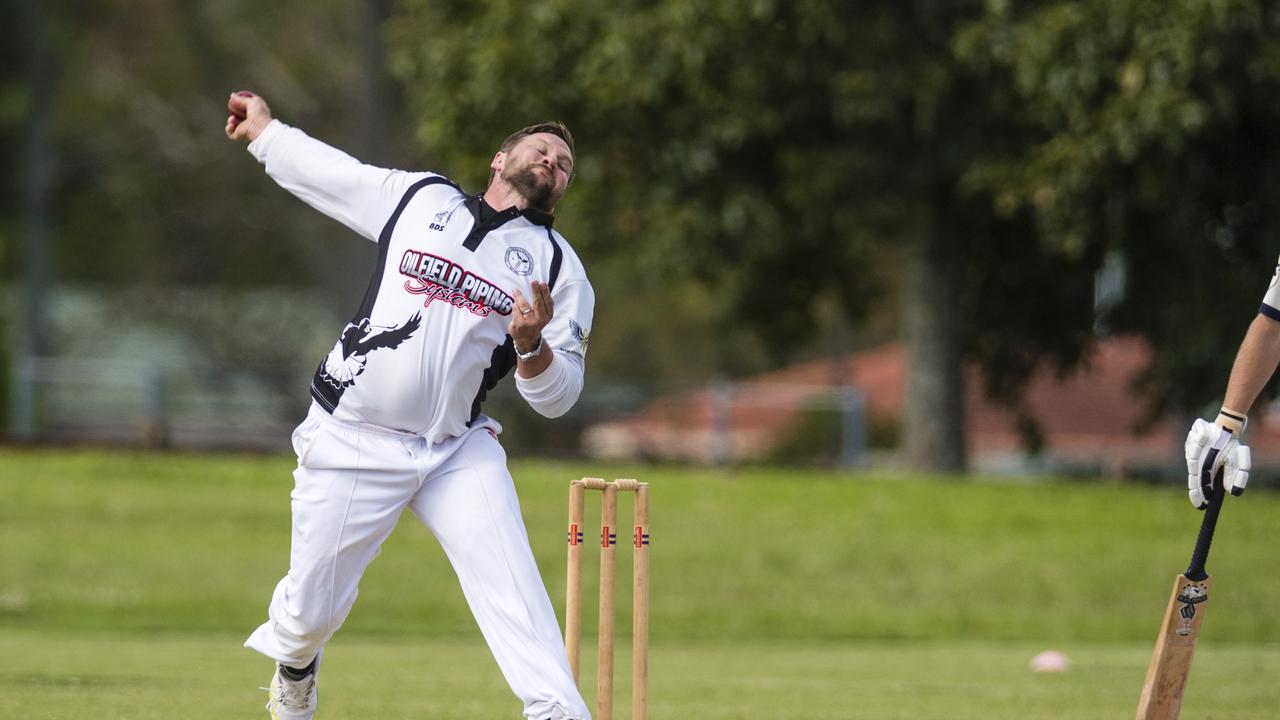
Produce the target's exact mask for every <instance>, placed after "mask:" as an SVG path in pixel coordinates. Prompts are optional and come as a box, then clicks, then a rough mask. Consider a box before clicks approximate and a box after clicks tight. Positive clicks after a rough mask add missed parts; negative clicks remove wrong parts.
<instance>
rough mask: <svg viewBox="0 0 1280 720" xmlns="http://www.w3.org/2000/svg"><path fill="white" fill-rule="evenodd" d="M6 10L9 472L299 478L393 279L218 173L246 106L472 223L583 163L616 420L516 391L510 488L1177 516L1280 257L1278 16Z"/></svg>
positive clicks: (1004, 1)
mask: <svg viewBox="0 0 1280 720" xmlns="http://www.w3.org/2000/svg"><path fill="white" fill-rule="evenodd" d="M6 5H7V7H6V10H5V13H4V17H5V18H6V20H7V22H5V23H4V24H3V26H2V28H0V34H2V35H3V38H4V42H3V43H0V56H2V57H3V62H2V63H0V146H2V147H3V152H0V158H3V160H2V162H3V163H4V164H5V173H4V178H5V180H4V182H5V186H4V188H3V192H2V193H0V323H2V324H0V332H2V333H3V338H4V342H3V347H2V352H0V400H2V403H3V408H4V413H3V418H2V420H0V423H2V425H0V427H2V429H3V434H4V435H3V437H4V438H5V439H6V440H7V441H8V442H11V443H46V444H59V445H60V444H67V443H90V444H106V445H125V446H139V447H151V448H193V449H235V450H245V449H250V450H267V451H283V450H286V449H287V447H288V446H287V443H288V437H289V429H290V428H291V427H292V426H293V425H294V424H296V423H297V422H298V421H299V420H300V418H301V417H302V415H303V414H304V412H305V409H306V404H307V402H308V396H307V391H306V388H307V384H308V382H309V379H310V376H311V374H312V372H313V370H314V367H315V366H316V364H317V363H318V362H319V361H320V359H321V358H322V356H323V355H324V353H325V352H326V351H327V350H328V349H329V348H330V347H331V345H332V343H333V342H334V340H335V338H336V337H337V334H338V332H339V331H340V330H341V328H342V327H343V325H344V323H345V322H346V319H347V318H348V317H349V313H350V312H352V310H353V309H354V308H355V307H356V305H357V304H358V299H359V297H360V296H361V294H362V291H363V288H364V286H365V284H366V283H367V278H368V272H369V271H370V270H371V269H372V266H373V262H374V259H375V252H374V247H373V246H372V245H371V244H369V243H366V242H364V241H362V240H360V239H359V238H357V237H356V236H355V235H354V234H352V233H351V232H349V231H347V230H346V229H345V228H343V227H341V226H340V225H338V224H337V223H336V222H333V221H330V220H328V219H326V218H324V217H322V216H320V215H318V214H317V213H315V212H314V211H311V210H310V209H308V208H306V207H305V206H304V205H303V204H302V203H301V202H300V201H298V200H296V199H294V198H292V197H291V196H289V195H288V194H287V193H286V192H285V191H283V190H281V189H279V188H278V187H276V186H275V185H274V184H273V183H272V182H271V181H270V180H269V179H268V178H267V177H266V176H265V174H264V173H263V172H262V170H261V168H260V167H259V166H258V165H257V164H256V163H255V162H254V161H253V160H252V158H251V157H250V156H249V155H248V154H247V153H246V152H245V151H244V149H243V147H242V146H240V145H233V144H232V143H230V142H228V141H227V140H226V139H225V138H224V137H223V135H222V127H223V123H224V120H225V117H226V112H225V109H224V105H225V101H226V97H227V95H228V93H229V92H231V91H233V90H237V89H251V90H254V91H256V92H258V93H259V94H261V95H263V96H264V97H265V98H266V99H267V100H268V102H269V103H270V105H271V107H272V109H273V111H274V113H275V115H276V116H277V117H279V118H281V119H283V120H285V121H286V122H289V123H291V124H294V125H297V126H299V127H302V128H303V129H305V130H306V131H307V132H309V133H310V134H312V135H314V136H316V137H318V138H321V139H323V140H325V141H327V142H329V143H330V144H333V145H336V146H338V147H341V148H343V149H346V150H347V151H349V152H351V153H352V154H354V155H356V156H357V157H360V158H362V159H363V160H365V161H367V162H370V163H375V164H380V165H386V166H394V167H400V168H407V169H433V170H438V171H441V172H444V173H446V174H448V175H450V176H451V177H453V178H455V179H456V180H458V181H459V182H461V183H462V184H463V186H464V187H465V188H467V189H468V190H469V191H472V192H479V191H480V190H482V189H483V183H484V181H485V178H486V176H487V162H488V159H489V158H490V157H491V156H492V153H493V152H494V151H495V149H496V146H497V143H498V142H499V141H500V139H501V138H502V137H504V136H505V135H506V134H507V133H508V132H510V131H511V130H513V129H515V128H518V127H521V126H524V125H527V124H530V123H532V122H536V121H542V120H546V119H553V118H554V119H561V120H564V121H565V122H566V123H568V125H569V126H570V127H571V128H572V129H573V132H574V133H575V135H576V137H577V140H578V144H577V148H578V158H577V166H578V177H577V180H576V182H575V185H574V187H573V189H572V191H571V192H570V193H569V194H568V196H567V198H566V200H565V202H564V203H563V204H562V206H561V207H560V208H559V211H558V223H557V227H558V228H560V229H561V230H562V232H563V233H564V234H565V236H566V237H567V238H568V239H569V241H570V242H571V243H572V244H573V245H574V247H575V248H576V249H577V251H578V253H579V254H580V255H581V256H582V258H583V259H584V261H585V263H586V265H587V267H588V269H589V273H590V277H591V278H592V280H593V284H594V286H595V289H596V293H597V297H598V307H597V313H596V320H595V327H594V332H593V334H592V339H593V342H592V343H591V352H590V356H589V362H588V377H587V389H586V392H585V393H584V395H583V399H582V401H581V402H580V403H579V406H578V407H577V408H576V409H575V410H574V412H573V413H572V414H571V415H570V416H568V417H567V418H565V419H563V420H561V421H558V422H545V421H542V420H540V419H538V418H536V416H534V415H533V414H532V413H531V412H529V411H528V410H527V409H526V408H525V407H524V405H523V403H522V402H520V401H519V399H518V397H517V396H516V394H515V393H514V389H513V387H511V386H510V383H507V384H506V386H504V387H503V388H502V392H501V393H499V394H498V396H497V397H495V398H494V399H493V400H492V401H491V402H490V404H489V405H487V406H486V410H487V412H489V413H490V414H491V415H493V416H495V417H497V418H498V419H499V420H501V421H503V422H504V425H505V427H506V434H505V437H504V440H505V443H506V445H507V446H508V449H509V450H511V451H512V453H513V454H515V455H527V454H537V455H549V456H554V457H562V458H563V457H568V458H611V459H623V460H645V461H672V462H677V461H678V462H689V461H692V462H696V463H708V464H725V465H729V464H742V463H771V464H772V463H784V464H803V465H818V466H840V467H884V468H913V469H925V470H941V471H947V472H963V471H968V470H977V471H982V472H998V473H1022V474H1025V473H1041V472H1052V473H1058V474H1063V473H1065V474H1083V475H1096V474H1107V475H1119V476H1127V477H1155V476H1159V475H1161V474H1165V475H1168V474H1169V473H1171V472H1172V473H1173V474H1174V476H1176V475H1177V474H1178V473H1177V467H1178V465H1179V462H1180V455H1181V452H1180V444H1181V438H1182V436H1183V434H1184V433H1185V428H1186V427H1187V425H1188V421H1189V419H1190V418H1191V417H1193V416H1196V415H1212V414H1213V412H1214V411H1216V408H1217V405H1216V404H1215V403H1217V402H1218V401H1219V398H1220V397H1221V394H1222V391H1223V388H1224V386H1225V382H1226V377H1227V373H1228V370H1229V368H1230V363H1231V360H1232V358H1233V357H1234V354H1235V350H1236V347H1237V345H1238V342H1239V340H1240V338H1241V337H1242V334H1243V331H1244V329H1245V327H1246V326H1247V324H1248V323H1249V322H1250V320H1251V319H1252V317H1253V315H1254V311H1255V308H1256V306H1257V305H1258V302H1259V300H1260V299H1261V297H1262V294H1263V292H1264V291H1265V290H1266V288H1267V283H1268V281H1269V278H1270V276H1271V272H1272V266H1273V263H1274V260H1275V257H1276V255H1277V252H1280V243H1278V242H1277V241H1276V240H1275V238H1276V235H1277V232H1276V231H1277V227H1278V226H1280V214H1278V213H1276V212H1275V208H1276V207H1277V203H1276V199H1277V194H1278V193H1280V184H1278V183H1277V177H1278V176H1277V174H1276V173H1275V172H1274V168H1275V166H1276V160H1277V157H1276V155H1277V148H1278V146H1277V143H1276V142H1275V137H1276V136H1275V133H1274V132H1273V127H1274V126H1275V124H1276V122H1277V120H1280V92H1277V91H1278V90H1280V33H1277V29H1280V28H1278V27H1277V25H1278V24H1280V13H1277V12H1276V10H1275V8H1274V7H1273V6H1272V4H1270V3H1266V2H1261V1H1260V0H1257V1H1249V0H1185V1H1183V2H1179V3H1176V5H1177V11H1176V12H1171V11H1170V8H1169V3H1168V2H1157V1H1156V0H1126V1H1124V2H1106V1H1103V0H1097V1H1085V0H1044V1H1038V2H1037V1H1027V2H1018V3H1013V2H1009V1H1008V0H981V1H979V0H972V1H964V0H951V1H947V2H938V1H930V0H911V1H905V0H904V1H901V2H872V3H852V2H829V1H821V0H812V1H804V2H774V1H771V0H700V1H699V2H685V1H683V0H649V1H645V2H610V3H603V2H598V1H596V0H544V1H541V2H536V3H529V2H516V1H514V0H491V1H489V2H483V3H472V2H451V1H443V0H403V1H401V2H392V1H391V0H371V1H370V2H360V3H351V2H338V1H337V0H311V1H310V2H299V1H291V0H285V1H281V2H272V3H257V2H248V1H247V0H243V1H241V0H207V1H204V2H196V1H194V0H192V1H181V2H180V1H164V0H130V1H129V2H124V1H122V0H79V1H77V2H66V1H56V0H55V1H50V2H9V3H7V4H6ZM1270 397H1271V391H1270V390H1268V391H1267V393H1265V397H1264V399H1263V401H1261V402H1260V404H1259V406H1258V407H1256V408H1255V409H1254V413H1253V417H1252V422H1251V428H1252V429H1251V431H1250V432H1251V439H1252V444H1253V445H1254V447H1255V454H1256V457H1257V459H1256V462H1257V463H1258V464H1259V465H1260V466H1262V467H1264V468H1265V467H1268V466H1272V465H1274V464H1275V463H1276V462H1277V461H1278V460H1280V424H1277V422H1275V421H1274V420H1273V416H1274V415H1275V414H1276V411H1274V410H1271V409H1270V407H1271V406H1270V405H1269V398H1270Z"/></svg>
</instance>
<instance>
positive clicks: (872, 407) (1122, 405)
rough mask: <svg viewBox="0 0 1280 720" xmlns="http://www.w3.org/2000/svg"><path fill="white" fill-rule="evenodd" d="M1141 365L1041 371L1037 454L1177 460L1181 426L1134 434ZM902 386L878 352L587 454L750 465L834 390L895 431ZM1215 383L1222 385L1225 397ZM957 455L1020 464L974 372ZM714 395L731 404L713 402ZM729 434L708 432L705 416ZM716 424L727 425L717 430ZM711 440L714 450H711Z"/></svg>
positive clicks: (678, 400)
mask: <svg viewBox="0 0 1280 720" xmlns="http://www.w3.org/2000/svg"><path fill="white" fill-rule="evenodd" d="M1149 361H1150V350H1149V349H1148V347H1147V345H1146V344H1145V342H1143V341H1142V340H1140V339H1136V338H1110V339H1106V340H1103V341H1101V342H1100V343H1099V344H1098V345H1097V347H1096V349H1095V351H1094V352H1093V353H1092V354H1091V355H1090V356H1089V358H1088V359H1087V360H1086V361H1085V362H1084V363H1083V364H1082V366H1081V367H1080V368H1078V369H1077V370H1076V372H1074V373H1072V374H1071V375H1068V376H1066V377H1062V378H1059V377H1057V376H1056V375H1055V374H1054V373H1053V372H1051V371H1049V370H1044V371H1041V372H1038V373H1036V374H1035V375H1034V376H1033V378H1032V380H1031V382H1030V383H1029V385H1028V387H1027V392H1026V395H1025V396H1024V400H1025V405H1026V408H1027V410H1028V411H1029V412H1030V414H1031V415H1032V416H1033V417H1034V418H1035V419H1036V420H1037V422H1038V424H1039V428H1040V432H1041V434H1042V436H1043V438H1044V441H1045V452H1046V453H1047V454H1051V455H1052V456H1054V457H1057V458H1060V459H1063V460H1069V461H1075V462H1093V463H1097V464H1100V466H1102V467H1104V468H1108V469H1110V470H1118V469H1119V470H1122V469H1123V467H1124V466H1126V465H1129V464H1148V465H1150V464H1157V465H1167V464H1174V463H1177V462H1178V461H1179V459H1180V457H1181V444H1182V438H1183V437H1184V436H1185V435H1186V430H1187V421H1186V420H1184V419H1180V418H1171V417H1162V418H1158V419H1157V420H1156V421H1155V422H1153V423H1147V424H1145V425H1144V424H1143V420H1144V412H1145V407H1146V406H1145V404H1144V402H1143V401H1142V400H1141V399H1140V398H1138V397H1136V396H1135V395H1134V394H1133V390H1132V384H1133V381H1134V380H1135V378H1136V377H1137V376H1138V374H1139V373H1140V372H1142V370H1143V369H1144V368H1146V366H1147V364H1148V363H1149ZM906 376H907V369H906V362H905V356H904V352H903V349H902V346H901V345H900V344H897V343H893V344H888V345H882V346H880V347H877V348H874V349H871V350H867V351H865V352H860V353H854V354H852V355H849V356H848V357H845V358H842V359H839V360H836V361H831V360H819V361H814V362H807V363H802V364H798V365H793V366H791V367H788V368H784V369H782V370H778V371H775V372H770V373H765V374H762V375H757V376H755V377H752V378H749V379H747V380H744V381H739V382H735V383H733V384H732V385H731V386H728V388H729V389H728V390H727V392H726V390H720V391H716V390H714V389H711V390H702V391H698V392H692V393H687V394H683V395H670V396H666V397H663V398H659V399H657V400H655V401H653V402H652V403H650V404H649V405H648V406H647V407H645V408H644V409H643V410H641V411H640V412H638V413H636V414H634V415H632V416H630V417H627V418H623V419H620V420H616V421H612V422H608V423H602V424H600V425H597V426H595V427H593V428H592V429H591V430H589V431H588V436H587V443H588V447H589V449H592V450H594V451H595V452H596V453H597V454H600V455H604V456H630V457H636V456H649V457H661V458H670V459H686V460H688V459H693V460H708V459H711V458H712V457H713V456H714V454H715V452H716V449H715V445H716V443H717V442H719V443H721V444H724V443H725V442H728V443H729V444H730V445H731V446H732V449H733V453H734V456H735V457H738V458H752V457H759V456H760V455H762V454H764V453H765V452H767V450H768V449H769V448H770V446H771V445H772V444H773V443H774V442H776V440H777V439H778V438H779V437H780V436H781V435H782V433H784V432H785V431H786V430H787V429H788V428H789V427H791V425H792V424H793V423H795V422H796V421H797V420H798V419H799V416H800V413H801V411H803V410H804V409H805V408H807V407H810V406H811V405H812V404H813V403H815V402H821V401H823V399H827V400H828V401H829V400H830V399H831V398H832V397H833V392H834V391H835V390H837V389H838V388H839V387H840V386H842V385H853V386H854V387H856V388H857V389H858V390H859V391H861V393H862V395H863V397H864V398H865V401H866V408H867V414H868V416H869V417H870V418H872V420H873V421H876V420H879V421H882V422H883V421H888V422H893V421H896V420H897V418H899V417H900V416H901V413H902V403H903V397H902V395H903V387H904V382H905V380H906ZM1225 382H1226V379H1225V378H1224V379H1223V384H1224V387H1225ZM965 384H966V388H965V413H966V420H967V428H966V431H967V433H968V435H969V437H968V447H969V449H970V451H971V453H972V454H973V456H974V458H975V460H978V461H981V460H982V458H984V457H986V458H989V459H990V458H994V457H997V456H1016V455H1020V454H1022V448H1021V447H1020V438H1019V436H1018V434H1017V429H1016V419H1015V417H1014V415H1013V414H1012V413H1010V412H1009V411H1007V410H1006V409H1004V408H1003V407H1001V406H999V405H996V404H993V403H992V402H990V401H988V400H987V399H986V398H985V397H984V396H983V394H982V390H981V382H980V378H979V374H978V372H977V369H976V368H971V369H970V370H969V372H967V373H966V383H965ZM717 392H719V393H720V394H721V395H720V396H721V397H727V398H730V399H731V400H732V402H731V404H729V405H728V407H729V412H727V413H726V412H725V411H724V410H723V409H721V410H719V411H717V408H724V407H725V403H724V401H723V400H722V401H720V402H713V401H714V400H715V398H716V397H717ZM717 413H718V414H720V415H723V416H724V417H722V418H720V420H719V422H720V424H721V425H723V426H725V427H727V428H728V432H727V433H725V432H723V431H721V432H717V428H716V424H717V420H716V417H715V415H716V414H717ZM1254 415H1255V417H1253V418H1251V419H1250V430H1249V435H1248V436H1247V437H1248V438H1249V443H1250V445H1251V446H1252V447H1253V449H1254V451H1255V455H1257V454H1260V453H1262V454H1265V453H1267V452H1268V451H1270V452H1271V453H1273V454H1280V432H1277V426H1278V425H1280V423H1276V422H1271V423H1268V422H1267V418H1266V417H1265V413H1261V412H1258V411H1255V412H1254ZM726 420H727V422H726ZM717 438H719V440H717Z"/></svg>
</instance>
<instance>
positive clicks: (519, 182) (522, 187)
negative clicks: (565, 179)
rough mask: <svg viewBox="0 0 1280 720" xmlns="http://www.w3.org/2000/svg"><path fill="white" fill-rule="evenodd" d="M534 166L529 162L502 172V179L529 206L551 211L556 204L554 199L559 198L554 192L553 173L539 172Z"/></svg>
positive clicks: (554, 181) (534, 164)
mask: <svg viewBox="0 0 1280 720" xmlns="http://www.w3.org/2000/svg"><path fill="white" fill-rule="evenodd" d="M536 166H537V163H529V164H528V165H525V166H524V167H522V168H520V169H519V170H513V171H510V172H504V173H502V179H503V180H506V181H507V184H508V185H510V186H511V187H512V188H513V189H514V190H515V191H516V192H517V193H519V195H520V197H522V198H524V199H525V202H527V203H529V206H530V207H532V208H536V209H538V210H542V211H543V212H551V210H552V208H554V207H555V205H556V200H559V199H560V196H559V195H557V194H556V180H555V175H554V174H551V173H545V174H539V173H538V171H537V170H535V169H534V168H535V167H536Z"/></svg>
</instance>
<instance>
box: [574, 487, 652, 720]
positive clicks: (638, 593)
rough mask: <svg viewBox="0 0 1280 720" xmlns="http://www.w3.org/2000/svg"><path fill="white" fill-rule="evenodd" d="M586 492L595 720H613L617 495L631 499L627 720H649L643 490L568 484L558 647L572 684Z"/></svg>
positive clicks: (646, 533)
mask: <svg viewBox="0 0 1280 720" xmlns="http://www.w3.org/2000/svg"><path fill="white" fill-rule="evenodd" d="M587 490H599V491H600V492H601V501H600V508H601V511H600V518H601V519H600V631H599V638H600V640H599V657H598V660H597V670H596V678H597V679H596V714H595V718H596V720H613V645H614V614H615V613H614V584H615V582H614V581H615V576H616V574H617V573H616V567H617V543H618V493H619V492H633V493H635V523H634V527H633V529H632V532H631V545H632V548H633V550H632V552H633V553H634V557H633V562H632V568H633V572H632V593H633V599H632V604H631V607H632V622H631V633H632V637H631V717H632V718H633V720H646V719H647V718H648V715H649V697H648V683H649V485H648V483H642V482H637V481H636V480H631V479H618V480H614V481H612V482H610V481H607V480H603V479H601V478H582V479H581V480H574V481H573V482H571V483H569V533H568V541H569V570H568V575H567V578H568V580H567V585H568V591H567V593H566V595H565V619H564V643H565V649H566V650H567V651H568V653H569V667H570V669H571V670H573V679H574V680H577V679H578V669H579V667H580V655H579V651H580V649H581V644H582V546H583V540H584V538H585V534H584V531H583V525H584V512H585V508H584V505H585V502H586V491H587Z"/></svg>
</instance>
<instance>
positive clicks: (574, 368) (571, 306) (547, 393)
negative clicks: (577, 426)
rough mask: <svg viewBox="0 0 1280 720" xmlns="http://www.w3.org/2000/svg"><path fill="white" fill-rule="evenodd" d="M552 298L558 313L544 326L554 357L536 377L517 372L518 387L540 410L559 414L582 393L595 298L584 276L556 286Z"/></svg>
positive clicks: (545, 340)
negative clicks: (524, 375) (528, 376)
mask: <svg viewBox="0 0 1280 720" xmlns="http://www.w3.org/2000/svg"><path fill="white" fill-rule="evenodd" d="M551 299H552V300H553V301H554V302H555V316H554V317H552V318H551V322H549V323H547V326H546V327H545V328H543V329H542V346H543V350H544V352H545V351H546V350H554V351H555V354H556V355H555V359H553V360H552V361H551V364H550V365H549V366H547V369H546V370H543V371H542V372H541V373H539V374H538V375H537V376H535V377H532V378H522V377H520V374H519V373H516V388H517V389H518V390H519V391H520V395H521V397H523V398H524V399H525V401H526V402H528V403H529V405H530V406H531V407H533V409H534V410H536V411H537V412H538V413H539V414H541V415H543V416H545V417H559V416H561V415H563V414H565V413H566V412H568V411H569V409H570V408H572V407H573V405H574V403H576V402H577V401H578V396H579V395H580V394H581V393H582V386H583V378H584V375H585V371H586V357H587V342H588V341H589V340H590V338H591V316H592V314H593V313H594V312H595V303H596V299H595V292H594V291H593V290H592V289H591V284H590V283H588V282H587V281H586V280H585V279H583V280H576V281H573V282H567V283H564V284H563V285H561V286H559V287H557V288H555V289H554V290H552V291H551Z"/></svg>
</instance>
